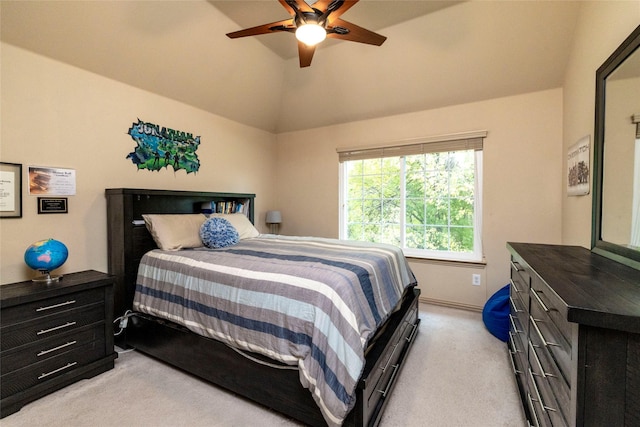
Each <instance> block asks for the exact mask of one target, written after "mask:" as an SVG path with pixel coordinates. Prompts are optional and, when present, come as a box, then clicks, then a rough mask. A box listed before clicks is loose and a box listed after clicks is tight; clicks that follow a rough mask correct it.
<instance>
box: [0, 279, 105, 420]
mask: <svg viewBox="0 0 640 427" xmlns="http://www.w3.org/2000/svg"><path fill="white" fill-rule="evenodd" d="M113 283H114V278H113V276H110V275H108V274H105V273H100V272H98V271H94V270H87V271H82V272H78V273H71V274H67V275H65V276H64V277H63V278H62V279H61V280H60V281H59V282H57V283H52V284H48V285H47V284H42V283H34V282H32V281H25V282H19V283H12V284H8V285H2V286H0V371H1V375H2V376H1V377H0V397H1V400H0V418H2V417H5V416H7V415H9V414H12V413H14V412H16V411H19V410H20V408H22V407H23V406H24V405H25V404H27V403H29V402H32V401H34V400H36V399H39V398H40V397H42V396H45V395H47V394H49V393H52V392H54V391H56V390H59V389H61V388H63V387H65V386H67V385H69V384H72V383H74V382H76V381H79V380H81V379H86V378H91V377H93V376H95V375H98V374H100V373H102V372H105V371H108V370H109V369H111V368H113V365H114V360H115V359H116V358H117V353H115V352H114V347H113Z"/></svg>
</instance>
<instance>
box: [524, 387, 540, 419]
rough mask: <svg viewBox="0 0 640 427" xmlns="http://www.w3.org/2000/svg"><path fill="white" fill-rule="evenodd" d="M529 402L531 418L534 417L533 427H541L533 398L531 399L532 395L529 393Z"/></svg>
mask: <svg viewBox="0 0 640 427" xmlns="http://www.w3.org/2000/svg"><path fill="white" fill-rule="evenodd" d="M527 400H528V401H529V409H531V416H533V427H540V421H539V420H538V414H536V408H534V407H533V398H532V397H531V393H527Z"/></svg>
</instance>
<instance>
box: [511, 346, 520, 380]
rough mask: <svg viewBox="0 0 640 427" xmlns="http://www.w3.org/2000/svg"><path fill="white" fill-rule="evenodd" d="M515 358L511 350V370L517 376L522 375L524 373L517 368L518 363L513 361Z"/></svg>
mask: <svg viewBox="0 0 640 427" xmlns="http://www.w3.org/2000/svg"><path fill="white" fill-rule="evenodd" d="M514 356H515V353H513V352H512V351H511V350H509V360H510V361H511V370H512V371H513V373H514V374H515V375H520V374H521V373H522V371H519V370H518V369H517V368H516V362H515V361H514V360H513V358H514Z"/></svg>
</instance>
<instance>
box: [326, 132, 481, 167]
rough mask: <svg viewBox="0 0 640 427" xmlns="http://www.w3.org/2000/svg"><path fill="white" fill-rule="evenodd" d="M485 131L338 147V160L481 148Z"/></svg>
mask: <svg viewBox="0 0 640 427" xmlns="http://www.w3.org/2000/svg"><path fill="white" fill-rule="evenodd" d="M486 136H487V131H477V132H466V133H458V134H452V135H440V136H433V137H427V138H417V139H413V140H409V141H398V142H394V143H388V144H385V145H380V146H373V147H371V146H370V147H356V148H338V149H336V151H337V152H338V160H339V161H340V162H341V163H342V162H346V161H349V160H366V159H378V158H381V157H400V156H410V155H415V154H425V153H439V152H448V151H461V150H476V151H477V150H482V146H483V142H484V138H485V137H486Z"/></svg>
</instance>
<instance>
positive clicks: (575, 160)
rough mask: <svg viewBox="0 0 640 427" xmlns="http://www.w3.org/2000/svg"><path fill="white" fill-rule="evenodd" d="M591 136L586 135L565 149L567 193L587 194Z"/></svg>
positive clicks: (575, 194)
mask: <svg viewBox="0 0 640 427" xmlns="http://www.w3.org/2000/svg"><path fill="white" fill-rule="evenodd" d="M590 146H591V136H590V135H587V136H585V137H583V138H581V139H580V140H579V141H578V142H576V143H575V144H573V145H572V146H571V147H569V150H568V151H567V194H568V195H569V196H583V195H585V194H589V188H590V185H589V174H590V173H591V170H590V168H589V158H590Z"/></svg>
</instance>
